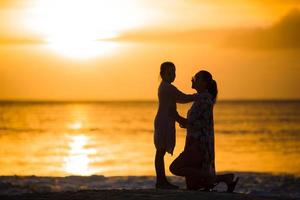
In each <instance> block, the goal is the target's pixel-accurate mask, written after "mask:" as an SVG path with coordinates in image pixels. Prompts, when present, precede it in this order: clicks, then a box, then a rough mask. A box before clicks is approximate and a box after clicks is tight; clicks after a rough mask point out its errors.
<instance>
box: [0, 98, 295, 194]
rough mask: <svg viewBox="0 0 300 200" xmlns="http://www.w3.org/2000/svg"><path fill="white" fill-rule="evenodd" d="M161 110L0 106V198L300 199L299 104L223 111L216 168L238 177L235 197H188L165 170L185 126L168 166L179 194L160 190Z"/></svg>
mask: <svg viewBox="0 0 300 200" xmlns="http://www.w3.org/2000/svg"><path fill="white" fill-rule="evenodd" d="M189 107H190V104H187V105H179V106H178V111H179V112H180V113H181V114H182V115H183V116H184V115H186V112H187V110H188V109H189ZM156 109H157V102H77V103H76V102H2V103H0V144H1V146H0V195H1V197H0V199H5V198H8V199H9V198H10V199H22V198H23V199H105V198H106V197H107V196H110V198H115V199H130V198H132V199H134V198H136V199H166V198H170V199H172V198H174V199H176V198H177V199H178V198H179V197H180V198H181V199H182V198H183V199H195V198H196V199H197V198H198V195H199V199H205V198H208V199H213V198H216V199H226V198H227V199H228V198H229V199H234V198H237V199H253V198H254V199H258V198H279V199H285V198H286V199H293V198H300V178H299V177H300V168H299V166H300V160H299V156H300V149H299V146H300V137H299V136H300V135H299V133H300V102H299V101H234V102H231V101H220V102H218V103H217V104H216V107H215V142H216V170H217V172H218V173H223V172H233V173H235V174H237V175H238V176H239V177H240V181H239V183H238V185H237V188H236V191H235V192H236V193H238V194H224V193H216V194H215V193H213V194H206V193H203V192H202V193H198V192H196V193H194V192H187V191H184V189H185V184H184V180H183V179H182V178H180V177H174V176H171V174H170V172H169V170H168V166H169V165H170V163H171V162H172V160H174V159H175V157H176V156H177V155H179V153H180V152H181V151H182V149H183V147H184V141H185V130H184V129H180V128H179V127H177V138H176V140H177V141H176V148H175V151H174V155H173V156H170V155H167V156H166V157H165V160H166V172H167V175H168V176H169V179H170V180H171V181H172V182H173V183H175V184H177V185H179V186H180V189H181V190H178V191H156V190H154V185H155V177H154V174H155V171H154V166H153V159H154V153H155V148H154V145H153V119H154V116H155V114H156ZM216 190H217V191H219V192H222V191H225V190H226V188H225V186H224V185H223V184H220V185H219V186H218V187H217V188H216ZM211 195H216V197H215V196H214V197H213V196H211ZM219 197H220V198H219Z"/></svg>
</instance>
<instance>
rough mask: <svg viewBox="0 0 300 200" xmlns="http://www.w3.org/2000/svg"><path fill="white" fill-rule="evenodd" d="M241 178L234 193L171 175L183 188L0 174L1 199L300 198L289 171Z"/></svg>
mask: <svg viewBox="0 0 300 200" xmlns="http://www.w3.org/2000/svg"><path fill="white" fill-rule="evenodd" d="M236 175H238V176H239V177H240V181H239V183H238V185H237V187H236V190H235V193H234V194H228V193H225V192H224V191H225V190H226V187H225V185H224V184H220V185H218V187H216V188H215V190H216V192H200V191H187V190H185V189H184V188H185V182H184V179H182V178H180V177H174V176H172V177H168V178H169V180H170V181H172V183H175V184H176V185H178V186H180V188H181V189H180V190H155V189H153V188H154V184H155V177H153V176H115V177H105V176H99V175H94V176H68V177H39V176H1V177H0V200H2V199H20V200H22V199H33V200H34V199H45V200H52V199H53V200H58V199H78V200H80V199H91V200H92V199H125V200H126V199H128V200H131V199H152V200H155V199H157V200H163V199H174V200H177V199H178V200H179V199H220V200H226V199H249V200H250V199H253V200H259V199H300V177H297V176H293V175H286V174H278V175H274V174H266V173H246V172H243V173H241V172H240V173H236Z"/></svg>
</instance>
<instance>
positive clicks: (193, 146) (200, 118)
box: [170, 71, 238, 192]
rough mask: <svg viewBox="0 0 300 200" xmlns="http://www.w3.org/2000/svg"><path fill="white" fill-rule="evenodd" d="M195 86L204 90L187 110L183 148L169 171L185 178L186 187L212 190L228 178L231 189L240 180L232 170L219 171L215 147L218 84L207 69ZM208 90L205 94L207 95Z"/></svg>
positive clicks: (193, 82)
mask: <svg viewBox="0 0 300 200" xmlns="http://www.w3.org/2000/svg"><path fill="white" fill-rule="evenodd" d="M192 88H193V89H196V90H197V93H198V94H202V95H201V96H200V97H201V98H202V99H201V101H199V99H198V100H197V101H195V102H194V104H193V105H192V107H191V109H190V110H189V111H188V114H187V119H186V120H185V122H184V123H182V127H183V128H187V136H186V143H185V148H184V151H183V152H182V153H181V154H180V155H179V156H178V157H177V158H176V159H175V160H174V161H173V163H172V164H171V166H170V171H171V172H172V173H173V174H175V175H177V176H184V177H185V178H186V185H187V189H190V190H198V189H204V190H211V189H212V188H213V187H214V186H215V185H216V184H218V183H219V182H225V183H226V184H227V187H228V192H232V191H233V190H234V188H235V185H236V183H237V181H238V179H237V180H235V181H234V175H233V174H224V175H216V171H215V149H214V120H213V107H214V104H215V102H216V97H217V93H218V90H217V84H216V81H215V80H213V78H212V75H211V74H210V73H209V72H207V71H200V72H198V73H197V74H196V75H195V76H194V77H193V78H192ZM204 94H206V95H204Z"/></svg>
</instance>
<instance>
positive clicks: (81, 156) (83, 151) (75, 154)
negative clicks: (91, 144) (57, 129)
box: [64, 135, 96, 175]
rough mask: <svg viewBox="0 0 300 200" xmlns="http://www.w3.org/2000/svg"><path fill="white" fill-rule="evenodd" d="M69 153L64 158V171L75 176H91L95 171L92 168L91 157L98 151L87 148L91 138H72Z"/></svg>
mask: <svg viewBox="0 0 300 200" xmlns="http://www.w3.org/2000/svg"><path fill="white" fill-rule="evenodd" d="M70 139H71V141H70V143H69V148H70V149H69V153H68V156H67V157H65V158H64V171H65V172H67V173H69V174H75V175H91V174H93V173H94V171H93V170H92V169H91V168H90V166H89V165H90V163H91V158H90V155H92V154H96V150H95V149H92V148H86V145H87V144H88V141H89V138H88V137H87V136H86V135H74V136H70Z"/></svg>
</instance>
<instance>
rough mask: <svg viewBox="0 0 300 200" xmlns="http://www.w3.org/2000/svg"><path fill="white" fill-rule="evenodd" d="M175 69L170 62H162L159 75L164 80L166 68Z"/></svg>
mask: <svg viewBox="0 0 300 200" xmlns="http://www.w3.org/2000/svg"><path fill="white" fill-rule="evenodd" d="M170 68H171V69H175V65H174V63H172V62H164V63H162V64H161V65H160V77H161V78H162V79H163V80H164V79H165V75H166V71H167V70H168V69H170Z"/></svg>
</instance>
